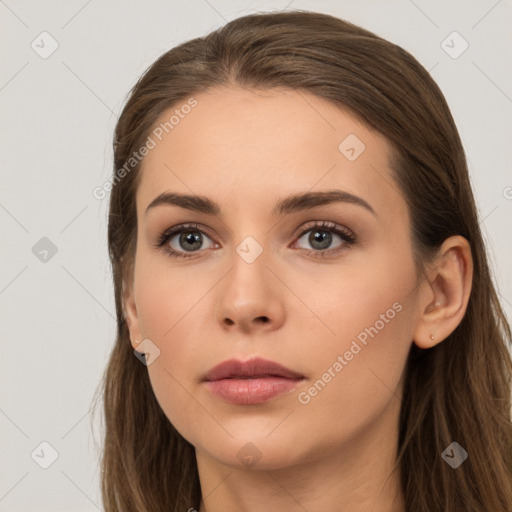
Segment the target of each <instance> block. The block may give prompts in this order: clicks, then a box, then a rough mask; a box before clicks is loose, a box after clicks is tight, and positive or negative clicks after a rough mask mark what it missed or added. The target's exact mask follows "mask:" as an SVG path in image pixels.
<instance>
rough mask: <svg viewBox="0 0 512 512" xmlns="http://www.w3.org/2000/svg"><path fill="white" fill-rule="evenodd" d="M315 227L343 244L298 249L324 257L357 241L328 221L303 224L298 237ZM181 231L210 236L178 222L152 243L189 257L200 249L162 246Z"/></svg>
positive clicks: (347, 231)
mask: <svg viewBox="0 0 512 512" xmlns="http://www.w3.org/2000/svg"><path fill="white" fill-rule="evenodd" d="M314 229H316V230H317V231H327V232H329V233H335V234H336V235H338V236H339V237H340V238H341V239H342V240H343V242H344V243H343V244H342V245H341V246H339V247H337V248H335V249H324V250H314V249H299V250H302V251H307V252H312V253H314V254H315V257H320V258H322V257H324V256H325V255H327V254H332V253H336V252H338V251H340V250H342V249H343V248H345V247H347V246H349V247H350V246H352V245H354V244H356V243H357V241H358V240H357V237H356V236H355V235H354V234H353V233H352V232H351V231H349V230H348V229H347V228H344V227H343V226H340V225H338V224H335V223H334V222H329V221H322V222H318V221H312V223H311V224H308V225H306V226H305V228H304V229H303V230H302V231H301V233H300V234H299V235H298V237H297V238H298V239H300V238H302V237H303V236H304V235H305V234H306V233H308V232H309V231H312V230H314ZM183 231H192V232H194V231H198V232H199V233H202V234H203V235H206V236H208V238H212V237H211V236H210V235H209V234H208V232H206V231H205V230H204V229H202V228H201V227H200V226H199V225H198V224H180V225H177V226H173V227H172V228H169V229H167V230H165V231H164V232H163V233H161V234H160V235H159V236H158V238H157V240H156V241H155V243H154V244H153V245H154V246H155V247H157V248H159V249H161V250H163V251H164V253H165V254H167V255H168V256H169V257H171V258H191V257H193V256H194V254H196V253H198V252H200V251H192V252H190V253H189V254H187V253H186V252H178V251H175V250H174V249H171V248H170V247H169V246H166V247H164V245H165V244H166V243H167V242H168V241H169V240H170V239H171V238H172V237H173V236H174V235H177V234H180V233H182V232H183Z"/></svg>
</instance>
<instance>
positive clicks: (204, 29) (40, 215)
mask: <svg viewBox="0 0 512 512" xmlns="http://www.w3.org/2000/svg"><path fill="white" fill-rule="evenodd" d="M285 8H287V9H307V10H315V11H319V12H325V13H330V14H334V15H336V16H339V17H342V18H345V19H347V20H349V21H352V22H354V23H356V24H360V25H362V26H363V27H365V28H368V29H370V30H372V31H374V32H376V33H377V34H379V35H381V36H383V37H385V38H387V39H389V40H391V41H393V42H395V43H397V44H399V45H401V46H403V47H404V48H405V49H407V50H408V51H410V52H411V53H412V54H413V55H414V56H415V57H416V58H417V59H418V60H419V61H420V62H421V63H422V64H423V65H424V66H425V67H426V68H427V69H428V70H431V73H432V75H433V77H434V79H435V80H436V81H437V82H438V84H439V85H440V87H441V89H442V90H443V92H444V93H445V95H446V98H447V100H448V103H449V105H450V107H451V109H452V112H453V115H454V117H455V120H456V122H457V125H458V127H459V130H460V134H461V137H462V140H463V143H464V147H465V148H466V152H467V156H468V159H469V165H470V172H471V179H472V183H473V187H474V190H475V193H476V198H477V202H478V208H479V213H480V216H481V223H482V228H483V230H484V233H485V235H486V239H487V242H488V244H489V252H490V258H491V265H492V268H493V270H494V272H495V276H496V280H497V282H498V285H499V291H500V294H501V297H502V299H503V304H504V306H505V309H506V312H507V315H508V316H509V318H512V305H511V303H512V268H511V266H510V261H511V259H512V242H511V237H510V232H511V229H510V227H511V223H512V174H511V172H510V169H511V163H512V162H511V160H512V151H511V141H512V116H511V113H512V65H511V62H510V48H512V41H511V39H512V32H511V31H510V27H511V26H512V4H511V2H510V1H507V0H500V1H496V0H489V1H483V0H482V1H471V2H468V1H467V0H465V1H451V2H450V3H449V4H448V3H447V2H444V1H420V0H415V1H412V0H400V1H398V0H397V1H386V2H383V1H381V2H377V1H371V2H369V1H361V0H358V1H338V2H334V1H331V2H327V1H315V2H313V1H299V0H295V1H292V2H290V1H289V0H285V1H274V2H270V1H267V2H264V1H252V2H250V1H240V2H235V1H234V0H233V1H228V0H222V1H221V0H209V1H206V0H193V1H189V2H177V1H166V2H163V1H152V2H144V3H143V2H142V1H133V0H132V1H122V2H121V1H120V0H117V1H112V0H110V1H109V2H100V1H99V0H89V1H85V0H73V1H66V2H64V1H61V2H55V1H46V2H36V1H23V2H22V1H15V0H5V1H2V0H0V23H1V27H0V37H1V48H2V60H1V68H0V70H1V73H0V103H1V117H0V130H1V132H0V154H1V157H2V166H1V173H2V175H1V179H2V181H1V184H2V186H1V188H0V220H1V223H0V226H1V237H2V243H1V245H0V247H1V266H0V308H1V309H0V314H1V324H0V325H1V334H2V337H1V343H2V346H1V350H2V354H1V360H0V364H1V366H0V379H1V387H0V390H1V408H0V429H1V441H2V442H1V453H0V510H1V511H5V512H7V511H29V510H30V511H43V510H44V511H61V510H71V509H72V510H76V511H86V510H87V511H94V510H102V507H101V504H100V494H99V472H98V453H99V452H98V442H99V440H100V436H101V433H100V431H99V430H98V425H99V421H98V419H97V420H95V421H92V419H91V414H90V405H91V400H92V396H93V392H94V390H95V389H96V386H97V384H98V382H99V380H100V377H101V375H102V372H103V369H104V367H105V363H106V358H107V356H108V354H109V351H110V348H111V346H112V343H113V340H114V334H115V317H114V311H115V309H114V301H113V288H112V285H111V277H110V268H109V263H108V257H107V246H106V218H107V206H108V201H107V199H103V200H97V199H95V198H94V197H93V195H92V190H93V189H94V188H95V187H97V186H101V185H102V184H103V183H104V182H105V181H106V180H107V179H108V178H109V176H110V173H111V162H112V151H111V139H112V131H113V128H114V124H115V122H116V118H117V115H118V114H119V112H120V109H121V107H122V105H123V103H124V100H125V98H126V95H127V93H128V91H129V89H130V88H131V87H132V85H133V84H134V82H135V80H136V79H137V78H138V77H139V75H140V74H141V73H142V72H143V71H144V70H145V69H146V67H147V66H148V65H150V64H151V63H152V62H153V61H154V60H155V59H156V57H158V56H159V55H160V54H161V53H163V52H164V51H166V50H167V49H169V48H171V47H172V46H174V45H176V44H178V43H180V42H182V41H184V40H186V39H190V38H192V37H197V36H201V35H205V34H206V33H208V32H209V31H211V30H213V29H215V28H217V27H219V26H221V25H223V24H224V23H225V22H227V21H229V20H231V19H233V18H236V17H238V16H240V15H242V14H246V13H250V12H255V11H261V10H281V9H285ZM44 31H46V32H48V33H49V34H50V36H46V35H44V36H40V34H41V33H42V32H44ZM453 31H457V32H458V33H459V34H460V35H461V36H462V38H463V39H460V38H459V37H458V36H453V35H452V36H450V37H449V38H448V39H446V38H447V36H449V35H450V34H452V32H453ZM53 40H55V41H56V42H57V44H58V48H57V49H56V51H55V52H54V53H52V54H51V55H49V56H48V55H46V54H45V53H44V52H49V51H50V50H51V48H52V46H51V45H52V44H55V43H52V41H53ZM464 40H465V41H467V43H468V44H469V47H468V49H467V50H466V51H465V52H464V53H462V54H461V55H457V54H458V53H459V52H460V51H461V50H462V49H463V48H464V45H465V43H464ZM443 41H445V43H442V42H443ZM31 45H32V46H34V47H35V48H33V47H32V46H31ZM445 50H446V51H445ZM447 52H448V53H447ZM449 53H451V55H450V54H449ZM41 54H43V55H41ZM455 56H456V57H457V58H454V57H455ZM43 57H46V58H43ZM507 233H508V234H507ZM44 237H46V238H47V239H48V240H46V239H44V240H42V241H41V239H42V238H44ZM34 247H35V248H34ZM52 247H53V251H55V249H56V251H57V252H56V253H55V254H53V253H52ZM45 250H47V251H48V252H47V253H45V252H44V251H45ZM91 422H93V424H95V425H96V428H95V430H94V432H95V434H94V435H93V431H92V430H91ZM42 442H47V443H49V444H50V445H51V446H52V447H53V449H54V450H56V452H57V454H58V457H57V458H56V459H55V461H53V463H52V464H51V465H50V466H49V467H48V468H47V469H43V468H42V467H41V465H45V464H49V463H50V462H52V449H51V448H49V447H48V446H46V445H42V446H40V443H42ZM31 454H33V455H31Z"/></svg>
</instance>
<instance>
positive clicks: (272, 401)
mask: <svg viewBox="0 0 512 512" xmlns="http://www.w3.org/2000/svg"><path fill="white" fill-rule="evenodd" d="M194 98H195V99H196V101H197V104H196V105H195V106H194V108H191V109H183V110H181V111H180V112H184V111H187V112H188V113H187V114H186V115H184V114H182V115H181V116H179V122H175V123H173V126H172V129H168V130H167V131H168V133H167V134H165V131H164V135H165V136H163V137H162V136H161V134H160V138H161V139H162V140H161V141H159V140H158V138H155V137H153V138H154V140H155V142H156V146H155V147H154V148H153V149H151V151H150V152H149V154H148V155H147V156H146V157H145V159H144V162H143V166H142V177H141V182H140V184H139V188H138V190H137V218H138V233H137V237H138V238H137V249H136V259H135V268H134V275H133V283H132V284H133V286H132V287H131V288H129V290H130V291H129V294H127V295H126V296H125V299H126V307H127V313H128V319H127V321H128V325H129V328H130V334H131V339H132V340H133V342H132V343H133V347H134V348H137V346H139V345H138V342H140V341H141V340H144V339H148V340H150V342H151V344H152V345H151V346H152V347H157V349H158V350H159V355H157V356H156V357H154V356H150V358H151V357H154V359H150V361H149V364H148V366H147V371H148V372H149V377H150V380H151V384H152V386H153V390H154V393H155V396H156V398H157V400H158V402H159V403H160V405H161V407H162V409H163V411H164V412H165V414H166V415H167V417H168V418H169V420H170V422H171V423H172V424H173V425H174V426H175V428H176V429H177V430H178V431H179V432H180V433H181V434H182V435H183V437H184V438H185V439H187V440H188V441H189V442H190V443H192V444H193V445H194V446H195V447H196V451H197V453H198V454H202V456H204V457H209V458H211V459H212V460H216V461H219V462H221V463H223V464H226V465H229V466H234V467H243V466H244V465H246V466H247V464H248V461H249V460H250V459H251V457H252V459H251V460H258V464H259V466H258V467H260V468H263V469H265V468H266V469H271V468H279V467H283V466H286V465H296V464H300V463H309V462H311V461H313V460H314V459H317V458H320V457H322V456H327V455H328V454H331V453H333V451H334V452H335V451H338V452H339V453H344V452H345V453H348V451H349V449H350V448H351V447H353V446H356V445H357V443H359V442H363V440H364V439H368V436H369V435H372V436H373V438H374V439H375V436H380V441H381V442H393V441H394V439H393V438H394V437H396V435H397V430H396V428H397V424H398V423H397V422H398V419H397V418H398V412H399V407H400V395H401V385H402V380H401V378H402V372H403V370H404V366H405V361H406V357H407V354H408V352H409V349H410V347H411V343H412V339H413V334H414V329H415V324H416V320H417V310H418V288H417V274H416V269H415V265H414V261H413V256H412V245H411V244H412V242H411V237H410V219H409V214H408V210H407V206H406V203H405V200H404V198H403V196H402V195H401V193H400V192H399V189H398V187H397V186H396V184H395V182H394V180H393V176H392V174H393V173H392V170H391V169H390V167H389V159H390V147H389V145H388V143H387V141H386V140H385V139H384V138H383V137H382V136H381V135H380V134H378V133H377V132H375V131H373V130H371V129H370V128H369V127H368V126H366V125H365V124H363V123H362V122H361V121H360V120H358V118H356V117H354V116H353V115H351V114H350V113H348V112H347V111H345V110H343V109H341V108H339V107H336V106H334V105H333V104H331V103H330V102H328V101H326V100H323V99H321V98H318V97H316V96H313V95H311V94H309V93H306V92H300V93H299V92H296V91H291V90H286V89H280V90H265V91H260V90H244V89H239V88H217V89H212V90H210V91H208V92H204V93H201V94H198V95H195V96H194ZM176 109H180V106H179V105H178V106H175V107H173V108H172V109H171V110H169V111H168V112H165V113H164V114H163V115H162V116H161V118H160V119H159V121H158V122H157V123H156V125H159V124H160V122H162V123H165V122H166V121H168V120H169V118H170V117H171V115H172V114H173V112H174V111H175V110H176ZM161 131H162V130H160V132H161ZM160 132H158V133H160ZM326 192H333V193H332V194H331V195H330V196H329V195H326V194H325V193H326ZM163 193H173V194H186V195H197V196H201V197H202V198H203V199H204V198H207V199H208V200H209V201H211V202H212V203H215V205H216V206H217V208H218V211H215V208H214V207H210V208H209V209H208V210H205V209H204V208H203V211H200V209H198V208H196V209H192V206H191V205H192V204H193V203H192V201H188V202H187V203H184V202H182V203H181V206H178V205H176V204H172V203H173V202H172V201H168V202H162V201H161V202H160V204H158V205H153V206H152V207H149V209H148V206H149V205H150V204H151V203H152V202H153V201H154V200H155V198H157V197H159V196H160V195H161V194H163ZM303 194H309V198H308V197H305V198H303V200H295V201H290V200H288V201H286V202H284V201H285V200H286V199H289V198H290V197H291V196H296V197H295V199H297V198H298V197H299V196H301V195H303ZM315 194H316V195H315ZM175 202H176V201H174V203H175ZM204 204H205V203H203V205H204ZM187 205H188V206H189V208H187V207H186V206H187ZM279 206H280V208H279ZM191 225H192V226H191ZM171 228H176V230H178V229H182V231H183V232H182V233H181V234H180V232H179V231H176V232H174V233H170V232H169V230H170V229H171ZM159 244H160V245H159ZM144 343H146V344H147V343H148V342H147V341H146V342H144ZM141 346H142V345H140V347H141ZM151 350H153V351H154V350H155V349H154V348H152V349H151ZM151 350H150V352H151ZM153 353H154V354H157V352H155V351H154V352H153ZM254 358H262V359H266V360H269V361H272V362H275V363H278V364H280V365H282V366H284V367H285V368H287V369H289V370H291V371H292V372H295V373H294V375H295V377H296V378H295V379H291V378H289V377H290V376H288V377H287V376H283V375H281V376H279V375H278V374H279V372H278V371H277V370H276V371H275V372H274V370H272V369H270V370H269V369H268V368H267V371H264V370H262V369H261V368H260V369H259V370H258V369H256V370H255V372H254V374H253V375H252V377H253V378H247V377H248V375H245V377H244V378H242V377H241V376H240V375H239V379H236V378H233V376H232V377H231V379H228V378H225V379H222V381H221V380H217V381H214V382H215V383H212V382H206V381H205V380H204V379H205V375H206V374H207V373H208V372H209V371H210V370H211V369H212V368H213V367H215V366H216V365H218V364H219V363H221V362H224V361H227V360H233V359H235V360H238V361H240V362H245V361H248V360H252V359H254ZM238 371H242V370H238ZM256 374H257V375H256ZM271 375H273V377H272V376H271ZM225 377H226V376H225ZM256 377H259V378H256ZM228 381H231V382H228ZM248 457H249V458H248Z"/></svg>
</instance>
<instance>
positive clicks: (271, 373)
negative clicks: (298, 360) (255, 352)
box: [204, 358, 305, 405]
mask: <svg viewBox="0 0 512 512" xmlns="http://www.w3.org/2000/svg"><path fill="white" fill-rule="evenodd" d="M303 380H305V377H304V376H303V375H301V374H300V373H297V372H294V371H293V370H290V369H289V368H286V367H284V366H282V365H280V364H278V363H274V362H273V361H267V360H266V359H261V358H254V359H249V360H248V361H239V360H237V359H231V360H229V361H224V362H223V363H221V364H219V365H217V366H215V367H214V368H212V369H211V370H210V371H209V372H208V373H207V374H206V375H205V377H204V384H205V386H206V388H207V389H208V390H209V391H210V392H211V393H213V394H214V395H215V396H217V397H219V398H221V399H222V400H224V401H226V402H229V403H231V404H233V405H257V404H262V403H264V402H268V401H269V400H271V399H273V398H274V397H277V396H279V395H282V394H285V393H290V392H292V391H294V390H295V388H296V387H297V386H298V385H299V384H301V383H302V381H303Z"/></svg>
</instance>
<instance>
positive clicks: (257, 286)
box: [216, 251, 285, 334]
mask: <svg viewBox="0 0 512 512" xmlns="http://www.w3.org/2000/svg"><path fill="white" fill-rule="evenodd" d="M268 263H270V262H269V261H268V258H267V257H266V255H265V251H264V252H263V253H262V254H261V255H260V256H259V257H258V258H256V260H254V261H253V262H252V263H248V262H247V261H245V260H244V259H243V258H242V257H240V256H239V254H238V253H236V252H235V253H234V255H233V265H232V268H231V270H230V271H229V272H228V274H227V275H226V276H225V278H224V279H223V282H222V284H221V286H220V287H219V290H218V293H219V299H218V301H217V311H216V314H217V318H218V321H219V322H220V323H221V324H222V328H223V329H225V330H227V331H239V332H243V333H246V334H248V333H251V332H253V331H259V332H261V331H273V330H275V329H279V327H281V325H282V324H283V322H284V315H285V308H284V304H283V301H282V296H281V294H282V293H283V285H282V283H280V281H279V279H277V278H276V276H275V275H274V273H275V272H272V271H271V270H270V269H269V266H268Z"/></svg>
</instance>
